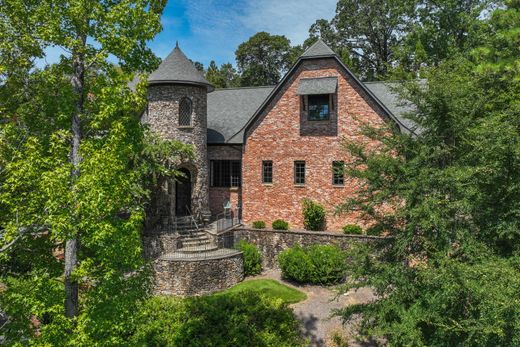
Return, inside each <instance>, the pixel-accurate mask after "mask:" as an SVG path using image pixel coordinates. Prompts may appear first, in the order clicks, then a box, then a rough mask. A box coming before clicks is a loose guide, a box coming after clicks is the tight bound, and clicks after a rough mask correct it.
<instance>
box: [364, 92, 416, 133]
mask: <svg viewBox="0 0 520 347" xmlns="http://www.w3.org/2000/svg"><path fill="white" fill-rule="evenodd" d="M363 84H364V85H365V86H366V87H367V88H368V90H370V91H371V92H372V94H374V95H375V96H376V98H378V99H379V101H381V103H382V104H383V105H385V106H386V108H387V109H388V110H389V111H390V112H392V114H393V115H394V116H395V117H397V118H398V119H399V121H400V122H401V123H403V124H404V125H405V127H406V128H402V127H401V130H402V131H405V132H410V130H412V131H413V132H415V133H418V131H415V130H419V129H417V125H416V124H415V123H414V122H413V121H412V120H410V119H407V118H405V117H404V116H405V114H407V113H410V112H413V111H414V110H415V108H414V106H413V105H412V104H410V103H406V102H404V101H402V100H401V99H400V98H399V95H398V94H397V93H396V92H395V91H393V90H392V89H394V88H396V87H397V86H398V84H397V83H396V82H364V83H363Z"/></svg>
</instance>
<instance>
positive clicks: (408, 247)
mask: <svg viewBox="0 0 520 347" xmlns="http://www.w3.org/2000/svg"><path fill="white" fill-rule="evenodd" d="M519 27H520V3H519V2H518V1H509V2H507V3H506V6H504V7H502V8H498V9H496V10H495V11H494V12H493V13H492V14H491V15H490V17H488V18H487V19H486V20H485V21H483V22H482V28H481V30H480V31H479V33H478V38H479V41H480V43H479V44H480V45H481V46H480V47H478V48H477V49H475V50H472V51H471V54H466V55H465V56H459V55H455V56H453V57H452V58H450V59H449V60H446V61H443V62H442V63H441V64H439V66H438V67H436V68H434V69H430V70H428V71H427V74H426V76H427V77H428V79H427V81H425V82H424V83H410V84H407V85H406V88H405V89H404V92H403V94H404V95H405V96H406V97H407V98H408V99H409V100H411V101H412V102H413V103H414V104H415V105H416V111H415V112H414V113H413V114H412V115H411V117H412V119H413V120H414V121H415V122H416V123H417V124H418V125H419V127H420V132H418V134H417V135H416V136H407V135H395V136H389V135H388V133H387V134H386V135H383V132H384V131H380V130H376V129H368V128H367V129H366V131H365V133H366V135H367V136H369V137H371V138H373V139H377V140H378V141H380V146H379V148H377V150H373V149H368V148H363V146H360V145H359V144H352V143H351V144H349V145H348V147H347V148H348V150H349V151H350V152H351V154H353V156H354V158H355V159H354V160H353V161H352V162H351V163H350V166H349V169H348V174H349V175H351V176H352V177H355V178H356V179H358V180H360V181H361V184H360V187H362V189H360V190H359V191H358V192H357V193H358V194H357V197H356V198H355V199H351V200H349V201H347V202H345V204H344V205H343V206H342V207H343V208H344V209H348V210H350V211H361V212H362V214H363V215H364V216H363V217H366V218H372V219H373V220H376V221H377V225H376V227H377V229H374V230H384V231H385V233H389V234H390V235H391V236H393V237H394V239H393V241H392V242H389V240H385V242H384V243H381V244H376V247H375V249H370V248H368V249H367V248H366V247H363V248H361V249H358V250H357V251H356V252H352V253H351V258H352V262H351V263H350V264H351V265H352V266H351V268H350V270H349V273H350V274H351V275H352V276H351V278H352V282H351V283H350V287H359V286H370V287H372V288H374V289H375V290H376V294H377V295H378V297H379V299H378V300H377V301H375V302H373V303H369V304H365V305H357V306H353V307H348V308H346V309H345V310H344V312H343V317H344V318H345V319H346V320H348V319H350V318H352V317H353V316H354V315H355V316H356V317H357V316H358V315H357V314H358V313H362V317H363V318H362V324H361V327H362V329H361V332H362V333H363V334H364V335H365V336H370V337H372V338H373V337H384V338H385V339H386V340H387V341H388V343H389V344H391V345H416V346H419V345H422V346H424V345H426V346H446V345H456V346H461V345H467V346H489V345H497V346H514V345H518V344H519V343H520V325H519V322H520V308H519V306H518V302H519V300H520V292H519V291H518V286H519V283H518V278H519V277H518V272H519V264H520V260H519V251H520V247H519V246H520V175H518V172H520V156H519V155H518V153H520V104H519V103H518V100H519V99H520V70H519V65H518V56H520V46H519V45H518V44H517V43H518V42H519V40H520V31H519V30H518V28H519ZM466 39H467V40H475V37H468V38H466ZM389 203H392V205H393V209H389V208H388V205H389Z"/></svg>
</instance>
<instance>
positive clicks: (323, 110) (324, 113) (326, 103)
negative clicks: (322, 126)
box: [307, 94, 331, 120]
mask: <svg viewBox="0 0 520 347" xmlns="http://www.w3.org/2000/svg"><path fill="white" fill-rule="evenodd" d="M307 104H308V105H309V106H308V108H309V111H308V113H307V119H308V120H328V119H329V117H330V110H331V95H330V94H318V95H309V96H307Z"/></svg>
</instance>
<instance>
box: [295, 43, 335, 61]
mask: <svg viewBox="0 0 520 347" xmlns="http://www.w3.org/2000/svg"><path fill="white" fill-rule="evenodd" d="M328 55H336V53H334V51H333V50H332V49H330V47H329V46H327V45H326V44H325V42H323V40H322V39H321V38H319V39H318V41H316V42H315V43H314V44H313V45H312V46H310V47H309V48H307V50H306V51H305V52H304V53H303V54H302V55H301V58H306V57H321V56H328Z"/></svg>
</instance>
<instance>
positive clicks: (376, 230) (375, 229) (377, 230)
mask: <svg viewBox="0 0 520 347" xmlns="http://www.w3.org/2000/svg"><path fill="white" fill-rule="evenodd" d="M382 232H383V228H382V227H381V226H380V225H374V226H371V227H370V228H368V229H367V235H371V236H380V235H381V233H382Z"/></svg>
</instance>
